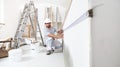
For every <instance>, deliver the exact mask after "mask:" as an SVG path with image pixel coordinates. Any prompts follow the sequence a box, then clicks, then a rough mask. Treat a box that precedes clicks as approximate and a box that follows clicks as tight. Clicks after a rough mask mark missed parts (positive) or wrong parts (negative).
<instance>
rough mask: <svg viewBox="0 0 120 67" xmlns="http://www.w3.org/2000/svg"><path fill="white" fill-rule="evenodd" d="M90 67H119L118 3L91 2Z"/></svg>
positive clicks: (109, 1) (119, 26) (108, 0)
mask: <svg viewBox="0 0 120 67" xmlns="http://www.w3.org/2000/svg"><path fill="white" fill-rule="evenodd" d="M100 3H101V4H103V5H101V6H99V7H97V8H95V9H94V17H93V20H92V26H91V27H92V66H91V67H120V13H119V12H120V1H119V0H103V1H98V0H93V2H92V5H94V4H100Z"/></svg>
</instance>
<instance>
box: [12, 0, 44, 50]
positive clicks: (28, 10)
mask: <svg viewBox="0 0 120 67" xmlns="http://www.w3.org/2000/svg"><path fill="white" fill-rule="evenodd" d="M36 14H37V9H36V8H35V6H34V3H33V1H30V3H29V4H28V5H27V4H26V5H25V7H24V10H23V13H22V14H21V18H20V20H19V23H18V28H17V31H16V34H15V36H14V48H19V47H20V45H21V42H22V41H24V38H22V35H23V32H24V31H25V28H26V24H27V22H28V20H30V23H31V26H32V30H33V32H34V37H35V40H36V42H37V36H36V30H35V27H34V25H33V24H34V21H35V20H36V21H35V22H36V24H37V26H38V29H39V32H40V36H41V40H42V44H44V42H43V38H42V34H41V30H40V26H39V22H38V21H37V19H38V18H37V15H36Z"/></svg>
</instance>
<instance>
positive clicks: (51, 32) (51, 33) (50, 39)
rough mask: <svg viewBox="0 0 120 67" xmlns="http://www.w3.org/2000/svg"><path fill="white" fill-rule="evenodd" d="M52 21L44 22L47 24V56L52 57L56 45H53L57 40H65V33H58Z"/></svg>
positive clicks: (45, 32)
mask: <svg viewBox="0 0 120 67" xmlns="http://www.w3.org/2000/svg"><path fill="white" fill-rule="evenodd" d="M51 22H52V21H51V20H50V19H46V20H45V21H44V23H45V29H44V34H45V44H46V45H47V55H50V54H52V53H53V52H54V49H55V45H53V43H54V40H55V39H59V38H63V34H62V33H63V31H62V30H59V31H58V32H57V34H55V33H56V29H55V28H53V27H52V26H51Z"/></svg>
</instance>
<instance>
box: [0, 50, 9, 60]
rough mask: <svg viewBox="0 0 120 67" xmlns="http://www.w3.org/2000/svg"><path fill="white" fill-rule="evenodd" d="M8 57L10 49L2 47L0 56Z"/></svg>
mask: <svg viewBox="0 0 120 67" xmlns="http://www.w3.org/2000/svg"><path fill="white" fill-rule="evenodd" d="M4 57H8V51H7V50H3V49H2V48H0V58H4Z"/></svg>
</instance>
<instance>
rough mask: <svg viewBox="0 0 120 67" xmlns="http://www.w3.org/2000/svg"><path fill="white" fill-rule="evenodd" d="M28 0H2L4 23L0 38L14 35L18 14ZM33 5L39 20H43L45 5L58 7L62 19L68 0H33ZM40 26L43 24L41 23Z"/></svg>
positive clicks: (41, 21)
mask: <svg viewBox="0 0 120 67" xmlns="http://www.w3.org/2000/svg"><path fill="white" fill-rule="evenodd" d="M29 1H30V0H12V1H11V0H4V3H3V4H4V7H3V8H4V10H3V11H4V21H3V22H4V23H5V25H4V26H3V27H2V28H1V30H0V39H1V40H3V39H6V38H8V37H14V35H15V32H16V29H17V26H18V22H19V19H20V14H21V12H22V10H23V8H24V5H25V4H26V3H28V2H29ZM34 3H35V6H36V7H37V8H38V10H39V12H38V14H39V17H38V18H39V22H40V23H43V21H44V8H45V7H46V6H54V7H56V6H57V7H59V8H60V13H61V17H62V19H63V18H64V15H65V11H66V7H68V4H67V3H69V1H67V0H65V1H64V0H61V1H49V0H34ZM41 26H44V25H43V24H41Z"/></svg>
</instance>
